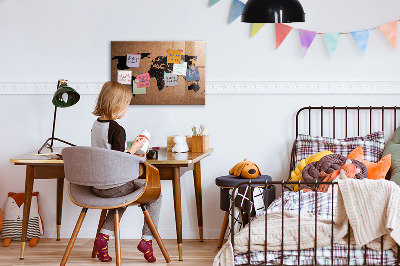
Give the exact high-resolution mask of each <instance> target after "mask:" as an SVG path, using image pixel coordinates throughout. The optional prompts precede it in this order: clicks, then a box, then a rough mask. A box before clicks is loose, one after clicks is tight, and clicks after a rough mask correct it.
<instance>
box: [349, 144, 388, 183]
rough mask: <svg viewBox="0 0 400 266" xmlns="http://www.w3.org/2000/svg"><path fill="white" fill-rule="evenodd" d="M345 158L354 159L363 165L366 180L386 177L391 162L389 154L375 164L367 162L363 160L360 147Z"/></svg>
mask: <svg viewBox="0 0 400 266" xmlns="http://www.w3.org/2000/svg"><path fill="white" fill-rule="evenodd" d="M347 158H349V159H356V160H358V161H360V162H362V163H363V164H365V166H366V167H367V170H368V179H375V180H378V179H384V178H385V177H386V174H387V172H388V171H389V168H390V165H391V162H392V155H391V154H388V155H386V156H385V157H383V158H382V159H381V160H380V161H379V162H377V163H373V162H368V161H366V160H364V159H363V149H362V148H361V146H358V147H357V148H355V149H354V150H353V151H352V152H350V154H349V155H348V156H347Z"/></svg>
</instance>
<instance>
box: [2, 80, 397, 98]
mask: <svg viewBox="0 0 400 266" xmlns="http://www.w3.org/2000/svg"><path fill="white" fill-rule="evenodd" d="M103 83H104V82H75V83H74V82H71V83H69V85H70V86H71V87H73V88H74V89H76V90H77V91H78V92H79V93H80V94H82V95H85V94H86V95H97V94H98V93H99V92H100V89H101V86H102V85H103ZM56 86H57V83H56V82H53V83H50V82H49V83H45V82H32V83H29V82H23V83H20V82H11V83H0V94H5V95H7V94H10V95H13V94H28V95H29V94H34V95H36V94H39V95H40V94H53V93H54V91H55V87H56ZM206 94H209V95H219V94H400V81H256V82H253V81H249V82H246V81H208V82H206Z"/></svg>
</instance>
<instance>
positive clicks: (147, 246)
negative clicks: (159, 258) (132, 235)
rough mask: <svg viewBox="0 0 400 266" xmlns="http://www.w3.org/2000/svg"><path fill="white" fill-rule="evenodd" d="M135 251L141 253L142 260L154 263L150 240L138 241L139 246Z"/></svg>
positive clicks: (154, 258)
mask: <svg viewBox="0 0 400 266" xmlns="http://www.w3.org/2000/svg"><path fill="white" fill-rule="evenodd" d="M137 249H138V250H139V251H140V252H142V253H143V255H144V258H145V259H146V260H147V261H148V262H155V261H156V257H154V255H153V245H152V242H151V240H146V239H142V241H140V243H139V245H138V246H137Z"/></svg>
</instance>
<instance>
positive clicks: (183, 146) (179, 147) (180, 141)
mask: <svg viewBox="0 0 400 266" xmlns="http://www.w3.org/2000/svg"><path fill="white" fill-rule="evenodd" d="M174 142H175V146H174V147H173V148H172V152H188V151H189V146H188V145H187V143H186V137H185V136H175V137H174Z"/></svg>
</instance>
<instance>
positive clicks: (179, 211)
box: [172, 167, 182, 261]
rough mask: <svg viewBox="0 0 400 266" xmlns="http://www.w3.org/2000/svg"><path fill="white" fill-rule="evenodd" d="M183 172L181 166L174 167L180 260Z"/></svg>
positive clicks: (180, 257)
mask: <svg viewBox="0 0 400 266" xmlns="http://www.w3.org/2000/svg"><path fill="white" fill-rule="evenodd" d="M180 179H181V174H180V169H179V167H174V178H173V179H172V185H173V190H174V207H175V223H176V234H177V242H178V253H179V260H180V261H181V260H182V205H181V180H180Z"/></svg>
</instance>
